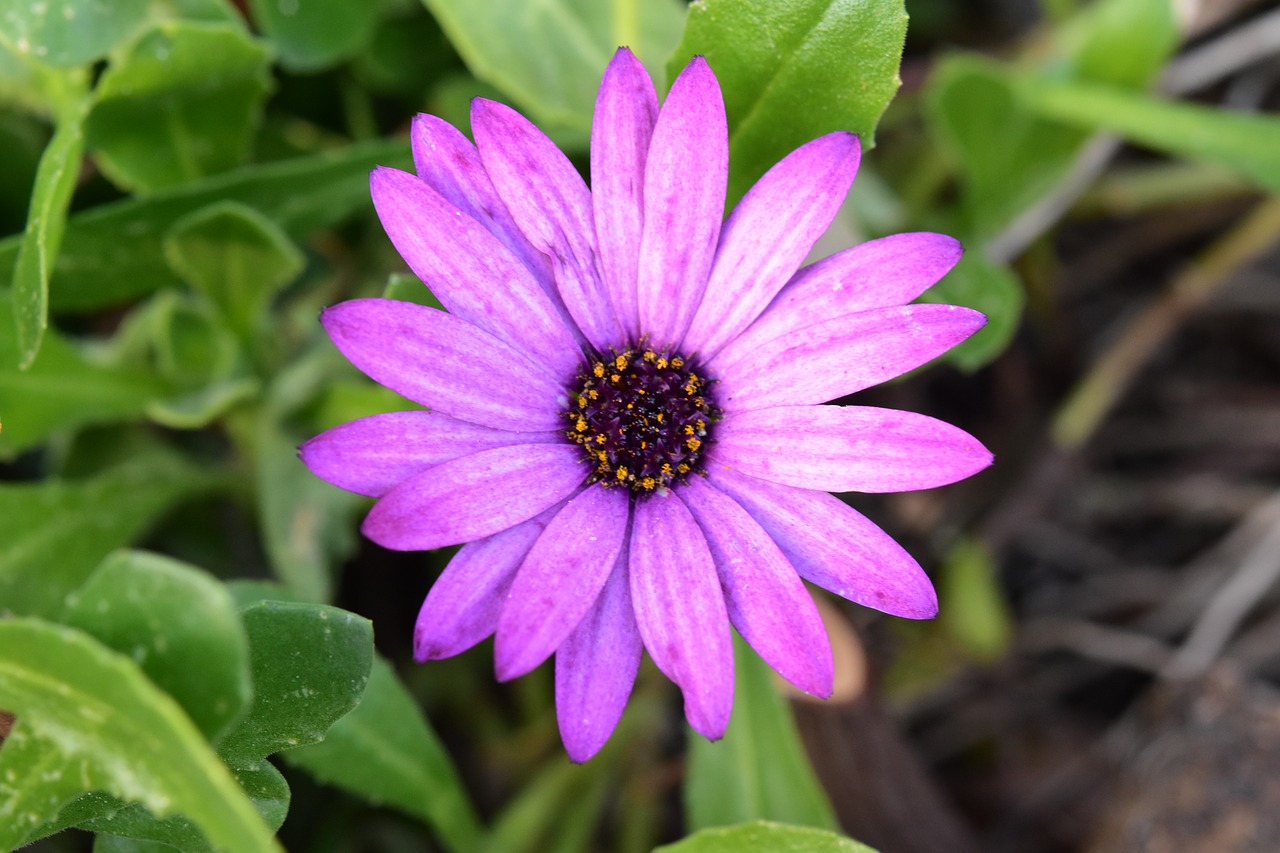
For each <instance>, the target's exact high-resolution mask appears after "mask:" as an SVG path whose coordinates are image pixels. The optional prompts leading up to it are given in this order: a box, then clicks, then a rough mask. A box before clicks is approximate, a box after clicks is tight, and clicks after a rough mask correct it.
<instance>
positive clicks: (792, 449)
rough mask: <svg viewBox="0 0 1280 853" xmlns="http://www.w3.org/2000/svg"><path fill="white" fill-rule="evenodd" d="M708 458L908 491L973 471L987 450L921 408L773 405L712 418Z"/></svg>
mask: <svg viewBox="0 0 1280 853" xmlns="http://www.w3.org/2000/svg"><path fill="white" fill-rule="evenodd" d="M708 459H709V460H714V461H710V462H709V464H714V465H721V466H726V467H729V468H732V469H733V470H735V471H738V472H741V473H743V474H748V475H750V476H752V477H759V478H761V479H762V480H770V481H772V482H774V483H782V484H784V485H787V486H795V487H797V488H800V489H818V490H819V491H824V492H907V491H913V490H915V489H932V488H936V487H938V486H945V485H947V484H949V483H954V482H956V481H957V480H963V479H964V478H965V477H968V476H971V475H973V474H976V473H977V472H978V471H981V470H982V469H983V468H986V467H987V466H988V465H990V464H991V452H990V451H989V450H987V449H986V448H985V447H983V446H982V444H981V443H980V442H979V441H978V440H977V439H976V438H974V437H973V436H971V435H969V434H968V433H967V432H965V431H964V430H962V429H958V428H957V427H953V426H952V425H951V424H948V423H943V422H942V421H939V420H935V419H934V418H930V417H927V416H926V415H920V414H916V413H915V412H900V411H897V410H895V409H878V408H872V407H869V406H779V407H778V408H775V409H759V410H757V411H752V412H742V413H740V414H735V415H731V416H730V417H727V418H725V419H724V420H723V421H721V422H720V423H719V424H717V425H716V443H715V444H714V445H712V447H711V448H710V450H709V452H708Z"/></svg>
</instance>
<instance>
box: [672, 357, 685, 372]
mask: <svg viewBox="0 0 1280 853" xmlns="http://www.w3.org/2000/svg"><path fill="white" fill-rule="evenodd" d="M671 366H672V367H674V368H675V369H676V370H679V369H680V368H682V367H684V359H683V358H681V357H680V356H676V357H675V358H673V359H671Z"/></svg>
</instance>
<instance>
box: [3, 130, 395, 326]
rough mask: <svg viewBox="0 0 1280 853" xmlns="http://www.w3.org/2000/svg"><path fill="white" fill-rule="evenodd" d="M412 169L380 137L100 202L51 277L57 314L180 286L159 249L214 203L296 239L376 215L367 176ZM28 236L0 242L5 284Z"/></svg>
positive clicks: (69, 235) (80, 223) (84, 217)
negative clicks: (361, 213) (241, 209)
mask: <svg viewBox="0 0 1280 853" xmlns="http://www.w3.org/2000/svg"><path fill="white" fill-rule="evenodd" d="M377 165H384V166H394V167H397V168H412V159H411V155H410V151H409V142H408V140H406V139H392V140H379V141H377V142H370V143H367V144H362V145H353V146H351V147H349V148H343V149H340V150H335V151H326V152H323V153H321V154H314V155H309V156H306V157H299V158H296V159H293V160H288V161H284V162H279V163H270V164H266V165H255V166H246V167H244V168H241V169H237V170H235V171H232V172H228V173H225V174H222V175H217V176H214V177H211V178H206V179H204V180H201V181H197V182H194V183H191V184H186V185H184V186H181V187H175V188H173V189H170V190H165V191H161V192H157V193H155V194H154V195H151V196H148V197H147V198H144V199H126V200H124V201H119V202H115V203H113V204H106V205H101V206H99V207H95V208H92V209H91V210H87V211H85V212H84V213H80V214H77V215H76V216H73V217H71V219H70V220H69V221H68V222H67V230H66V234H65V236H64V239H63V246H62V251H61V252H59V254H58V263H57V266H56V267H55V268H54V271H53V282H52V288H51V292H50V305H51V307H52V309H53V310H55V311H82V312H89V311H95V310H98V309H101V308H105V307H108V306H112V305H117V304H119V303H121V302H124V301H126V300H129V299H133V298H136V297H138V296H142V295H143V294H146V293H150V292H151V291H153V290H156V289H158V288H161V287H169V286H173V285H177V284H179V283H180V281H179V279H178V277H177V276H175V275H174V273H173V271H172V270H171V269H170V268H169V265H168V263H166V261H165V258H164V253H163V250H162V242H163V240H164V237H165V235H166V234H167V233H168V232H169V229H170V228H171V227H172V226H173V223H174V222H175V221H177V220H178V219H180V218H181V217H183V216H185V215H187V214H189V213H193V212H194V211H197V210H200V209H201V208H204V207H207V206H209V205H210V204H212V203H214V202H217V201H238V202H240V203H242V204H245V205H248V206H249V207H252V208H254V209H256V210H257V211H258V212H259V213H261V214H262V215H263V216H265V217H267V218H268V219H270V220H272V221H273V222H275V223H276V224H277V225H279V226H280V228H281V229H282V230H283V231H284V233H286V234H288V235H289V236H290V237H291V238H292V239H294V240H301V239H303V238H305V237H307V236H309V235H310V234H311V232H313V231H315V230H316V229H317V228H322V227H325V226H327V225H332V224H334V223H336V222H338V221H340V220H342V219H344V218H346V217H347V216H349V215H350V214H351V213H352V212H353V211H356V210H367V211H369V212H370V213H372V210H373V205H372V203H371V202H370V201H369V171H370V170H371V169H372V168H373V167H374V166H377ZM20 241H21V237H10V238H8V239H6V240H0V283H2V282H3V276H4V275H5V273H6V272H7V271H8V270H11V269H12V268H13V262H14V260H15V259H16V257H17V251H18V245H19V243H20Z"/></svg>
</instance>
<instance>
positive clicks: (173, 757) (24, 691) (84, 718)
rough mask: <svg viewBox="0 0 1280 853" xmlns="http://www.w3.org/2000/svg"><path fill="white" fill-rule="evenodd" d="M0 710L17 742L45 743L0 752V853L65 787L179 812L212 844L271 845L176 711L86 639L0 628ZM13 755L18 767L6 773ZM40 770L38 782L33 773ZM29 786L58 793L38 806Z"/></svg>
mask: <svg viewBox="0 0 1280 853" xmlns="http://www.w3.org/2000/svg"><path fill="white" fill-rule="evenodd" d="M0 707H4V708H6V709H9V710H11V711H13V712H14V713H15V714H16V715H17V717H18V723H17V725H16V726H15V728H14V734H15V735H18V734H19V733H23V736H31V737H33V738H34V739H36V740H38V741H39V742H40V743H41V744H42V745H43V746H44V747H45V748H44V749H42V750H37V749H34V748H32V747H30V746H28V747H25V748H23V749H20V750H18V751H17V752H16V753H10V750H9V744H8V743H6V745H5V748H4V749H3V750H0V847H2V848H9V847H12V846H15V845H16V844H17V843H20V842H21V841H22V839H23V838H24V837H25V836H26V835H28V834H29V833H30V832H31V831H32V830H34V829H36V828H38V826H39V825H40V824H43V823H45V822H47V821H48V820H50V819H52V818H53V817H54V816H55V815H56V813H57V809H58V808H59V807H60V806H61V805H62V802H61V801H60V799H59V798H60V797H61V796H62V795H65V793H66V791H67V790H68V787H69V783H68V782H67V780H68V779H73V780H75V781H76V782H77V786H78V789H79V790H83V791H89V790H98V789H100V790H105V791H108V792H110V793H111V794H113V795H115V796H118V797H121V798H123V799H127V800H136V801H139V802H141V803H142V804H144V805H145V806H146V807H147V808H148V809H149V810H150V811H151V812H152V813H154V814H156V815H167V814H172V813H180V814H183V815H186V816H187V817H188V818H190V819H191V820H192V821H193V822H194V823H195V824H196V825H197V826H199V827H200V829H201V830H202V832H203V833H204V834H205V835H206V836H207V837H208V840H209V841H210V843H212V844H213V845H214V846H215V847H220V848H222V849H225V850H229V851H246V853H256V851H262V850H278V849H279V847H278V846H277V845H276V844H275V841H274V839H273V838H272V834H271V832H270V830H268V828H267V827H266V825H265V824H264V823H263V822H262V819H261V818H260V817H259V816H258V814H257V812H256V811H255V810H254V808H253V805H252V804H251V803H250V802H249V800H248V798H247V797H246V796H245V795H244V792H243V791H242V790H241V789H240V787H239V786H238V785H237V784H236V782H235V780H234V779H233V778H232V776H231V774H230V772H229V771H228V770H227V768H226V766H225V765H224V764H223V763H222V762H221V761H219V760H218V757H217V756H216V755H214V753H213V751H212V750H211V749H210V748H209V746H208V744H206V743H205V741H204V738H203V737H201V735H200V732H199V731H198V730H197V729H196V727H195V726H194V725H193V724H192V723H191V721H190V719H188V718H187V716H186V715H185V714H184V713H183V712H182V710H181V709H180V708H179V707H178V705H177V704H176V703H175V702H174V701H173V700H172V699H171V698H169V697H168V696H166V695H165V694H164V693H162V692H161V691H160V690H159V689H158V688H156V687H155V686H154V685H153V684H152V683H151V682H150V681H148V680H147V679H146V677H145V676H144V675H143V674H142V672H141V670H139V668H138V667H137V665H136V664H134V663H133V661H131V660H129V659H128V658H127V657H124V656H123V655H120V654H117V653H115V652H112V651H109V650H107V649H106V648H104V647H103V646H101V645H100V644H99V643H97V642H96V641H94V640H93V639H92V638H90V637H89V636H88V635H86V634H83V633H80V632H79V631H75V630H72V629H70V628H65V627H61V626H56V625H50V624H48V623H44V622H41V621H39V620H34V619H9V620H0ZM15 756H16V759H17V760H21V761H23V762H24V763H23V764H21V765H19V766H15V765H14V764H13V762H14V761H15ZM36 757H39V758H40V759H41V762H40V763H39V764H38V765H36V766H33V764H32V763H31V759H33V758H36ZM37 769H40V770H43V771H44V772H43V773H42V775H40V776H34V775H32V772H33V771H34V770H37ZM11 780H22V784H20V785H17V786H14V785H13V784H12V781H11ZM34 789H43V790H45V791H51V792H52V793H53V794H54V795H55V796H53V797H47V798H46V799H45V802H44V803H42V804H41V805H42V806H43V808H40V809H36V808H35V806H36V803H35V802H33V797H32V792H33V790H34ZM15 804H20V805H21V806H23V807H25V808H24V809H23V811H22V812H21V813H16V812H13V811H10V810H11V809H13V808H14V806H15ZM6 812H7V814H6Z"/></svg>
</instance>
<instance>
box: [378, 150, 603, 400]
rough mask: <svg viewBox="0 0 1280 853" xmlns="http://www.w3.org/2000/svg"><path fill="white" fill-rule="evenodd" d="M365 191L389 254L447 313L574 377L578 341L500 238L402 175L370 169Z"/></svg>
mask: <svg viewBox="0 0 1280 853" xmlns="http://www.w3.org/2000/svg"><path fill="white" fill-rule="evenodd" d="M369 188H370V190H371V192H372V193H373V206H374V207H375V208H376V209H377V211H378V218H379V219H381V220H382V227H383V228H384V229H386V232H387V236H388V237H390V238H391V242H392V243H393V244H394V245H395V247H396V251H398V252H399V253H400V256H401V257H402V258H404V260H405V262H406V263H407V264H408V265H409V268H410V269H412V270H413V273H414V275H416V276H417V277H418V278H420V279H422V283H423V284H425V285H426V286H427V287H429V288H430V289H431V292H432V293H434V294H435V295H436V298H437V299H439V300H440V304H441V305H443V306H444V307H445V308H447V309H448V310H449V313H451V314H453V315H455V316H457V317H460V318H462V319H463V320H466V321H468V322H469V323H472V324H474V325H476V326H478V327H479V328H481V329H484V330H485V331H486V332H489V333H490V334H492V335H493V336H494V337H497V338H500V339H501V340H503V341H505V342H506V343H508V344H510V345H511V346H513V347H515V348H516V349H518V350H523V351H525V352H529V353H532V354H533V355H534V356H535V358H536V359H537V360H538V361H539V362H541V363H543V364H545V365H547V366H548V367H549V368H551V370H552V371H553V373H554V374H555V375H557V376H562V377H565V378H569V377H572V376H573V374H574V371H575V370H576V369H577V367H578V362H579V361H581V359H582V351H581V350H580V349H579V348H578V346H577V341H576V340H574V337H573V334H572V333H571V332H570V331H569V327H568V326H566V325H565V321H564V320H563V319H562V318H561V316H560V313H559V311H558V310H557V309H556V306H555V305H554V304H553V303H552V302H551V300H550V299H549V298H548V297H547V294H546V292H545V291H544V290H543V289H542V286H541V285H540V284H538V281H537V279H535V278H534V277H533V274H532V273H530V272H529V270H528V268H526V267H525V266H524V264H522V263H520V261H519V260H517V259H516V257H515V256H514V255H512V254H511V252H510V251H508V250H507V247H506V246H505V245H503V243H502V241H500V240H499V239H498V238H497V237H495V236H494V235H493V234H492V233H491V232H490V231H489V230H488V229H487V228H485V227H484V226H483V225H482V224H481V223H479V222H477V221H476V220H474V219H472V218H471V217H470V216H468V215H467V214H466V213H464V212H462V211H460V210H459V209H458V206H457V205H455V204H453V203H452V202H450V201H448V200H446V199H445V198H444V197H443V196H441V195H440V194H439V193H438V192H436V191H435V190H433V189H432V188H431V187H430V186H428V185H427V183H426V182H425V181H423V180H421V179H419V178H417V177H415V176H413V175H410V174H409V173H408V172H401V171H399V170H398V169H386V168H379V169H376V170H375V171H374V173H373V175H371V176H370V178H369Z"/></svg>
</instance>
